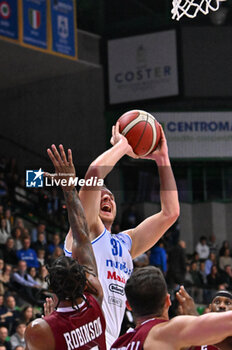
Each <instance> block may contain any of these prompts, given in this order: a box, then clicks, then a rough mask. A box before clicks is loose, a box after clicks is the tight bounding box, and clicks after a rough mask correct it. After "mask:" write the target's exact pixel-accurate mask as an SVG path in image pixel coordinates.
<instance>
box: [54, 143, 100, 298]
mask: <svg viewBox="0 0 232 350" xmlns="http://www.w3.org/2000/svg"><path fill="white" fill-rule="evenodd" d="M48 155H49V157H50V159H51V161H52V163H53V165H54V167H55V171H56V177H57V178H59V179H60V180H61V187H62V190H63V193H64V198H65V201H66V206H67V211H68V218H69V224H70V227H71V229H72V234H73V243H72V256H73V258H74V259H77V260H78V262H79V264H81V265H83V266H85V267H86V268H87V270H88V271H89V273H88V282H89V283H88V286H89V287H90V290H89V292H91V293H92V294H94V295H95V296H96V297H98V299H102V288H101V285H100V282H99V280H98V278H97V266H96V261H95V257H94V253H93V249H92V245H91V243H90V240H89V237H88V225H87V222H86V218H85V214H84V211H83V208H82V205H81V201H80V198H79V195H78V193H77V191H76V189H75V186H74V185H73V182H72V179H73V178H75V176H76V172H75V168H74V165H73V160H72V152H71V150H70V149H69V150H68V158H66V154H65V152H64V148H63V146H62V145H60V146H59V152H58V150H57V148H56V146H55V145H52V147H51V149H48ZM62 180H65V181H66V183H67V185H63V186H62Z"/></svg>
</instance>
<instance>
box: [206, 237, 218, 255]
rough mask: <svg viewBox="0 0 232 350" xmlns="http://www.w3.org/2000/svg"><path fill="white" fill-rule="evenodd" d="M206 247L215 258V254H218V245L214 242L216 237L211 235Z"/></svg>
mask: <svg viewBox="0 0 232 350" xmlns="http://www.w3.org/2000/svg"><path fill="white" fill-rule="evenodd" d="M208 246H209V250H210V253H214V254H215V255H216V256H217V254H218V244H217V242H216V236H215V234H213V233H212V234H211V235H210V236H209V243H208Z"/></svg>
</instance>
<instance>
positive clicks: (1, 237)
mask: <svg viewBox="0 0 232 350" xmlns="http://www.w3.org/2000/svg"><path fill="white" fill-rule="evenodd" d="M8 237H10V233H8V232H7V226H6V219H1V227H0V245H4V244H5V243H6V240H7V238H8Z"/></svg>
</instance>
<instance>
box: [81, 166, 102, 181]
mask: <svg viewBox="0 0 232 350" xmlns="http://www.w3.org/2000/svg"><path fill="white" fill-rule="evenodd" d="M100 169H101V167H100V164H97V162H93V163H92V164H91V165H90V167H89V169H88V171H87V173H86V176H85V178H86V179H90V178H100V177H101V171H100Z"/></svg>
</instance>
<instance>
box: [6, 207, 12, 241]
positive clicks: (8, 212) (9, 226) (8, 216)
mask: <svg viewBox="0 0 232 350" xmlns="http://www.w3.org/2000/svg"><path fill="white" fill-rule="evenodd" d="M5 220H6V230H7V233H8V234H9V235H10V234H11V231H12V227H13V224H14V218H13V216H12V215H11V210H10V208H8V209H6V210H5Z"/></svg>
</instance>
